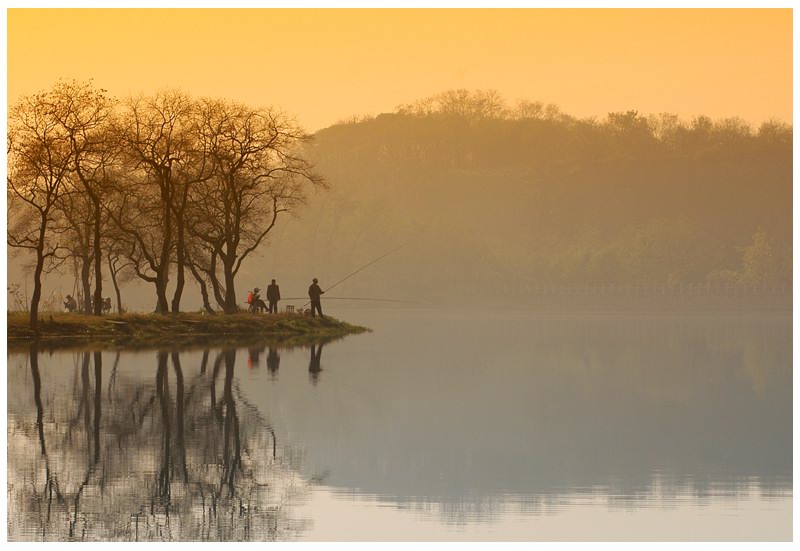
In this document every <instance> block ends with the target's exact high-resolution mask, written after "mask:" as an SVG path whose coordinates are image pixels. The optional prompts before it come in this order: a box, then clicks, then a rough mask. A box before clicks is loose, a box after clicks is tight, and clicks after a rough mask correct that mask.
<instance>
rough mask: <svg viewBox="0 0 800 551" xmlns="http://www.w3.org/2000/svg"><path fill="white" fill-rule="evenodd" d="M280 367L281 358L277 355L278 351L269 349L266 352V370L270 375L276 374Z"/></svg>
mask: <svg viewBox="0 0 800 551" xmlns="http://www.w3.org/2000/svg"><path fill="white" fill-rule="evenodd" d="M280 366H281V357H280V356H279V355H278V349H277V348H273V347H271V346H270V347H269V351H268V352H267V369H268V370H269V372H270V374H271V375H273V376H274V375H277V374H278V368H279V367H280Z"/></svg>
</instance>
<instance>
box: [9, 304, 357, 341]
mask: <svg viewBox="0 0 800 551" xmlns="http://www.w3.org/2000/svg"><path fill="white" fill-rule="evenodd" d="M364 331H369V329H367V328H365V327H360V326H356V325H350V324H349V323H346V322H343V321H340V320H337V319H335V318H331V317H326V318H325V319H320V318H312V317H309V316H300V315H290V314H273V315H266V314H258V315H255V314H246V313H241V314H234V315H229V316H226V315H215V316H209V315H204V314H197V313H185V314H168V315H159V314H122V315H109V316H102V317H99V316H87V315H83V314H67V313H52V314H50V313H43V314H41V316H40V318H39V334H38V335H36V334H35V333H34V332H33V331H31V329H30V327H29V326H28V315H27V314H25V313H24V312H9V314H8V344H9V347H14V346H16V345H26V344H27V343H28V342H30V341H31V340H33V339H34V338H36V337H37V336H38V339H39V341H41V342H44V343H46V344H47V345H58V344H59V343H60V344H78V343H88V342H93V341H102V342H104V343H107V344H116V345H125V346H132V347H136V346H146V347H150V346H158V345H184V344H186V345H188V344H198V343H206V344H216V343H220V344H222V343H226V344H242V345H246V344H248V343H250V342H256V341H263V340H266V339H269V340H273V341H280V342H286V343H287V344H303V343H305V342H309V343H310V342H316V341H319V340H332V339H336V338H340V337H343V336H345V335H349V334H355V333H363V332H364Z"/></svg>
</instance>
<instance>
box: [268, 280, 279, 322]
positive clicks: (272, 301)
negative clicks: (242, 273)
mask: <svg viewBox="0 0 800 551" xmlns="http://www.w3.org/2000/svg"><path fill="white" fill-rule="evenodd" d="M280 299H281V289H280V287H278V285H277V284H276V283H275V280H274V279H273V280H272V283H270V284H269V285H267V302H269V313H270V314H277V313H278V301H279V300H280Z"/></svg>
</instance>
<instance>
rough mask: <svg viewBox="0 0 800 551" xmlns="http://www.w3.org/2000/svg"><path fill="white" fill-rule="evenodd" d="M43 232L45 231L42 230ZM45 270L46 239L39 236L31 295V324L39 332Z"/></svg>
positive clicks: (35, 331)
mask: <svg viewBox="0 0 800 551" xmlns="http://www.w3.org/2000/svg"><path fill="white" fill-rule="evenodd" d="M41 233H42V234H43V233H44V232H41ZM43 271H44V239H43V237H40V238H39V246H38V247H36V268H35V269H34V271H33V296H31V315H30V324H31V329H32V330H33V332H34V333H38V332H39V300H41V298H42V272H43Z"/></svg>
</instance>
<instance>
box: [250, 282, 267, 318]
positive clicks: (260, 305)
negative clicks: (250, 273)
mask: <svg viewBox="0 0 800 551" xmlns="http://www.w3.org/2000/svg"><path fill="white" fill-rule="evenodd" d="M260 292H261V289H259V288H258V287H256V288H255V289H253V291H252V292H251V293H250V297H249V300H250V308H249V310H250V312H252V313H257V312H262V311H265V310H266V309H267V305H266V304H264V301H263V300H261V295H260V294H259V293H260Z"/></svg>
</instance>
